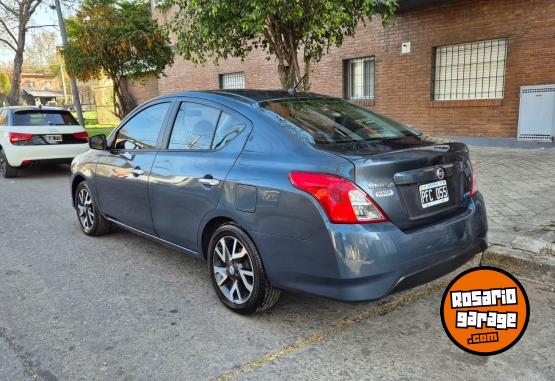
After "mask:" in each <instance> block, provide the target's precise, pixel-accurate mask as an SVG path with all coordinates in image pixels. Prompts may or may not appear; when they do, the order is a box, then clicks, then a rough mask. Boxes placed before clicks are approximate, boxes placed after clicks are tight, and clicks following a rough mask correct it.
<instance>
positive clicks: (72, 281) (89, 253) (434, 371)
mask: <svg viewBox="0 0 555 381" xmlns="http://www.w3.org/2000/svg"><path fill="white" fill-rule="evenodd" d="M68 175H69V173H68V168H67V167H64V166H60V167H53V168H49V169H41V170H38V169H32V170H27V171H24V172H22V174H21V176H20V177H19V178H17V179H13V180H5V179H0V380H10V381H11V380H33V379H35V380H49V381H50V380H205V379H214V378H219V379H220V380H231V379H252V380H259V379H276V380H277V379H298V380H304V379H308V378H317V379H329V380H336V379H431V378H436V379H484V378H488V379H500V380H501V379H503V380H508V379H527V380H553V379H555V358H554V357H553V353H554V352H553V351H554V348H555V347H554V344H553V343H554V342H555V322H554V320H555V319H554V316H555V308H554V304H555V291H554V289H553V287H554V283H553V279H521V280H522V281H523V283H524V286H525V287H526V289H527V292H528V295H529V297H530V303H531V311H532V312H531V320H530V324H529V326H528V330H527V332H526V334H525V335H524V337H523V338H522V339H521V341H520V342H519V343H518V344H517V345H515V346H514V347H513V348H512V349H511V350H509V351H508V352H505V353H503V354H500V355H497V356H494V357H480V356H473V355H470V354H467V353H465V352H463V351H461V350H460V349H459V348H457V347H455V346H454V345H453V344H452V343H451V342H450V341H449V339H448V338H447V336H446V335H445V333H444V332H443V329H442V328H441V322H440V318H439V314H438V310H439V305H440V298H441V289H440V288H439V287H437V288H435V289H434V288H424V289H422V288H421V289H419V290H417V291H409V292H404V293H401V294H396V295H394V296H392V297H390V298H388V299H386V300H385V301H382V302H376V303H362V304H355V305H350V304H343V303H338V302H333V301H327V300H322V299H318V298H312V297H307V296H301V295H293V294H290V293H284V294H283V295H282V297H281V299H280V301H279V302H278V304H277V305H276V306H275V308H274V309H272V310H271V311H269V312H268V313H265V314H262V315H257V316H254V317H243V316H239V315H236V314H233V313H231V312H230V311H228V310H227V309H226V308H225V307H223V306H222V305H221V304H220V302H219V301H218V300H217V297H216V296H215V294H214V292H213V290H212V289H211V285H210V283H209V279H208V276H207V269H206V265H205V264H204V263H203V262H201V261H198V260H195V259H192V258H189V257H187V256H186V255H184V254H181V253H178V252H175V251H173V250H171V249H168V248H166V247H164V246H161V245H159V244H157V243H153V242H150V241H148V240H146V239H143V238H140V237H137V236H134V235H132V234H130V233H127V232H123V231H118V232H115V233H114V234H112V235H109V236H105V237H102V238H90V237H86V236H85V235H84V234H82V233H81V231H80V229H79V226H78V222H77V219H76V216H75V212H74V210H73V209H72V207H71V205H70V201H69V200H70V196H69V191H68V187H69V185H68Z"/></svg>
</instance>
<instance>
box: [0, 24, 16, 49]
mask: <svg viewBox="0 0 555 381" xmlns="http://www.w3.org/2000/svg"><path fill="white" fill-rule="evenodd" d="M0 24H2V26H3V27H4V29H5V30H6V33H8V35H9V36H10V37H11V38H12V40H13V41H14V42H15V43H16V44H17V38H15V35H14V34H13V33H12V31H11V30H10V28H9V27H8V24H6V22H5V21H4V20H2V19H0Z"/></svg>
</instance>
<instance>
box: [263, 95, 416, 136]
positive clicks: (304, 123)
mask: <svg viewBox="0 0 555 381" xmlns="http://www.w3.org/2000/svg"><path fill="white" fill-rule="evenodd" d="M261 106H262V107H264V108H266V109H268V110H270V111H272V112H274V113H275V114H277V115H279V116H280V117H281V118H283V119H285V120H287V121H289V122H290V123H292V124H293V125H295V126H297V127H298V128H300V129H301V130H303V131H304V133H306V134H307V135H308V136H310V138H311V140H312V142H313V143H314V144H316V145H328V144H339V143H358V142H367V141H379V140H382V139H394V138H402V137H406V136H412V135H414V134H413V133H412V132H411V131H410V130H409V129H408V128H407V127H406V126H404V125H403V124H401V123H398V122H395V121H394V120H391V119H389V118H386V117H385V116H382V115H379V114H376V113H374V112H371V111H369V110H367V109H364V108H362V107H358V106H355V105H353V104H352V103H349V102H346V101H343V100H339V99H327V98H323V99H320V98H312V99H286V100H278V101H269V102H264V103H262V105H261Z"/></svg>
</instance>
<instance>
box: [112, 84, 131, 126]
mask: <svg viewBox="0 0 555 381" xmlns="http://www.w3.org/2000/svg"><path fill="white" fill-rule="evenodd" d="M112 82H113V83H114V94H115V97H114V107H115V114H116V116H117V117H118V118H120V119H123V118H125V117H126V116H127V114H129V113H130V112H131V111H133V110H134V109H135V107H137V103H136V102H135V100H134V99H133V97H132V96H131V95H130V94H129V89H128V86H129V84H128V81H127V78H113V79H112Z"/></svg>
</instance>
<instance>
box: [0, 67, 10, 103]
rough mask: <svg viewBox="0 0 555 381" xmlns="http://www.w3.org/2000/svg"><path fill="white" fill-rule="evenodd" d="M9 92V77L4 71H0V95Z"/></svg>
mask: <svg viewBox="0 0 555 381" xmlns="http://www.w3.org/2000/svg"><path fill="white" fill-rule="evenodd" d="M9 92H10V78H9V77H8V75H7V74H6V73H3V72H0V97H6V96H8V93H9Z"/></svg>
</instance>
